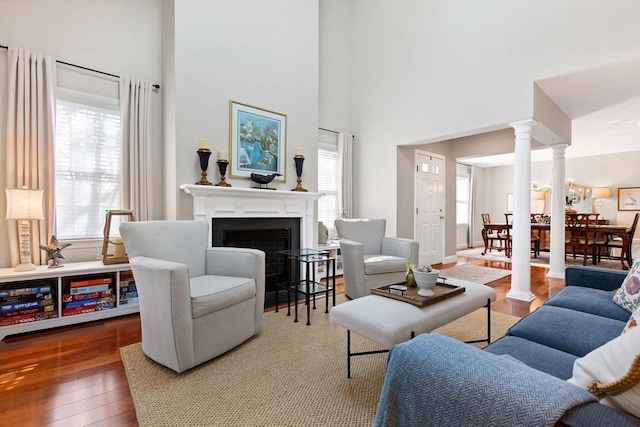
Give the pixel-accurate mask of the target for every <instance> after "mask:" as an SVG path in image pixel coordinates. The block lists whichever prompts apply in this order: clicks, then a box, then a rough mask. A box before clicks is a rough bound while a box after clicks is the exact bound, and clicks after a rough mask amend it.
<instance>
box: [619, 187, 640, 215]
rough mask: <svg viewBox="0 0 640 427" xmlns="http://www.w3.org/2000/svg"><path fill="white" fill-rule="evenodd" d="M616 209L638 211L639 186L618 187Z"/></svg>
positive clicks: (639, 203) (639, 205)
mask: <svg viewBox="0 0 640 427" xmlns="http://www.w3.org/2000/svg"><path fill="white" fill-rule="evenodd" d="M618 210H619V211H640V187H620V188H618Z"/></svg>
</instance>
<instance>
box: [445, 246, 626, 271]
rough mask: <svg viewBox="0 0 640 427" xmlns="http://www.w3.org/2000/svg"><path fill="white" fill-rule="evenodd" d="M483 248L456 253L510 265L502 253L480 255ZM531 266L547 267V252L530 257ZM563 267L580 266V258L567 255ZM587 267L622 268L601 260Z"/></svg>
mask: <svg viewBox="0 0 640 427" xmlns="http://www.w3.org/2000/svg"><path fill="white" fill-rule="evenodd" d="M483 250H484V247H477V248H470V249H463V250H459V251H458V252H457V255H458V256H464V257H467V258H475V259H484V260H487V261H495V262H508V263H511V258H507V257H506V256H504V253H502V252H498V251H497V250H495V249H494V250H493V251H491V252H487V253H486V254H485V255H482V251H483ZM531 265H534V266H537V267H547V268H548V267H549V252H540V255H538V257H537V258H534V257H533V256H532V257H531ZM565 265H582V258H581V257H580V256H578V257H577V258H576V259H573V257H572V255H567V259H566V260H565ZM587 267H600V268H611V269H614V270H621V269H622V266H621V265H620V260H617V259H615V260H614V259H603V260H602V261H600V262H599V263H598V264H596V265H593V264H592V263H591V259H590V258H588V259H587Z"/></svg>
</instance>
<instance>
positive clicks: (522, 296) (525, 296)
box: [506, 289, 536, 302]
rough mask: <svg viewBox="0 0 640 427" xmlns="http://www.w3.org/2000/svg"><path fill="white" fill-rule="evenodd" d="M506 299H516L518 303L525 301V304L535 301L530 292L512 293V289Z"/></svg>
mask: <svg viewBox="0 0 640 427" xmlns="http://www.w3.org/2000/svg"><path fill="white" fill-rule="evenodd" d="M506 297H507V298H511V299H517V300H519V301H527V302H531V301H533V300H535V299H536V296H535V295H534V294H532V293H531V292H517V291H514V290H513V289H511V290H510V291H509V292H507V295H506Z"/></svg>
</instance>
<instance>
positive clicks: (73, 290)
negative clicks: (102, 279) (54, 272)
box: [69, 284, 110, 295]
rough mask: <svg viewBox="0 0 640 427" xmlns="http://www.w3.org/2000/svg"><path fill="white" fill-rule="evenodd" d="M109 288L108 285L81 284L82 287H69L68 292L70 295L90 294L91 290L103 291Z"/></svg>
mask: <svg viewBox="0 0 640 427" xmlns="http://www.w3.org/2000/svg"><path fill="white" fill-rule="evenodd" d="M109 289H110V285H108V284H106V285H93V286H83V287H75V288H71V289H70V290H69V292H70V293H71V295H78V294H90V293H92V292H103V291H107V290H109Z"/></svg>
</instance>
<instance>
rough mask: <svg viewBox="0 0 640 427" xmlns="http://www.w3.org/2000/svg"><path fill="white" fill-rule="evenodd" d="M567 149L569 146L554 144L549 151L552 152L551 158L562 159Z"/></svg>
mask: <svg viewBox="0 0 640 427" xmlns="http://www.w3.org/2000/svg"><path fill="white" fill-rule="evenodd" d="M568 147H569V144H555V145H552V146H551V149H552V150H553V157H554V158H560V156H562V157H563V158H564V153H566V152H567V148H568Z"/></svg>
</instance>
